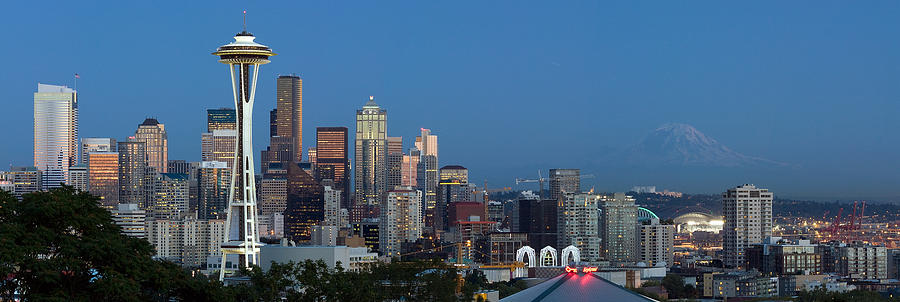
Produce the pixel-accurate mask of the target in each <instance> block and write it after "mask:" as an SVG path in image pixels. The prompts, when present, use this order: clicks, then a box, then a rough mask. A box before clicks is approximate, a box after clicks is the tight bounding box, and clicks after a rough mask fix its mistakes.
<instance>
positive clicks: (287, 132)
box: [275, 75, 303, 162]
mask: <svg viewBox="0 0 900 302" xmlns="http://www.w3.org/2000/svg"><path fill="white" fill-rule="evenodd" d="M276 86H277V87H276V90H277V91H276V93H275V94H276V97H277V98H278V100H277V102H276V106H278V107H277V108H276V110H277V111H276V115H277V116H278V121H277V123H278V127H277V128H276V133H277V134H278V136H280V137H290V138H291V145H292V146H293V152H294V154H293V155H292V157H291V160H290V161H295V162H301V161H303V79H301V78H300V77H298V76H296V75H283V76H279V77H278V80H277V81H276Z"/></svg>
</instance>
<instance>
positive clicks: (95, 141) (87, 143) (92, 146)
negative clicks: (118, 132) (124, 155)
mask: <svg viewBox="0 0 900 302" xmlns="http://www.w3.org/2000/svg"><path fill="white" fill-rule="evenodd" d="M91 152H116V139H114V138H108V137H83V138H81V161H80V162H81V163H85V164H87V162H88V153H91Z"/></svg>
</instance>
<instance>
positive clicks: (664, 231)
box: [638, 218, 675, 267]
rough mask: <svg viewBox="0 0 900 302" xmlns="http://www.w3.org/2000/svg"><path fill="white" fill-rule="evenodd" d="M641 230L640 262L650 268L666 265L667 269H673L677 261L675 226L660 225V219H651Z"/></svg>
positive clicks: (641, 226)
mask: <svg viewBox="0 0 900 302" xmlns="http://www.w3.org/2000/svg"><path fill="white" fill-rule="evenodd" d="M639 228H640V236H641V237H640V243H639V245H638V249H639V250H638V255H640V261H642V262H644V263H646V264H647V265H649V266H657V265H660V264H662V263H665V264H666V267H672V264H673V262H674V261H675V225H671V224H660V223H659V218H651V219H650V220H648V221H646V222H644V223H643V224H641V225H640V226H639Z"/></svg>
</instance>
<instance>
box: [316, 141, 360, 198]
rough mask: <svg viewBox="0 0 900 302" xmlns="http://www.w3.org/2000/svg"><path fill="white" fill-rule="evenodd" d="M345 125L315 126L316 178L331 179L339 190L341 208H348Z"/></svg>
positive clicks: (348, 186) (351, 193)
mask: <svg viewBox="0 0 900 302" xmlns="http://www.w3.org/2000/svg"><path fill="white" fill-rule="evenodd" d="M347 148H348V147H347V127H318V128H316V174H318V175H317V177H316V178H317V179H331V180H333V181H334V189H335V190H340V191H341V198H342V199H341V208H345V209H349V208H350V196H351V195H353V192H352V191H350V179H349V177H348V176H349V174H348V173H350V157H349V156H350V153H349V152H348V150H347Z"/></svg>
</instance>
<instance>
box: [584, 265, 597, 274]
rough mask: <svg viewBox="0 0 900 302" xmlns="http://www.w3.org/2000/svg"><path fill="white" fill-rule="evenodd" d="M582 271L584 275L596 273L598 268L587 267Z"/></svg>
mask: <svg viewBox="0 0 900 302" xmlns="http://www.w3.org/2000/svg"><path fill="white" fill-rule="evenodd" d="M581 271H582V272H584V273H591V272H596V271H597V267H596V266H585V267H584V268H582V269H581Z"/></svg>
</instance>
